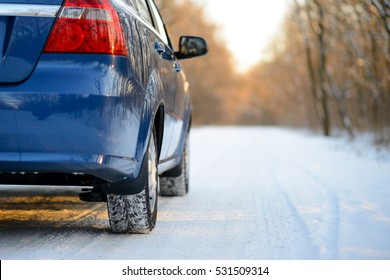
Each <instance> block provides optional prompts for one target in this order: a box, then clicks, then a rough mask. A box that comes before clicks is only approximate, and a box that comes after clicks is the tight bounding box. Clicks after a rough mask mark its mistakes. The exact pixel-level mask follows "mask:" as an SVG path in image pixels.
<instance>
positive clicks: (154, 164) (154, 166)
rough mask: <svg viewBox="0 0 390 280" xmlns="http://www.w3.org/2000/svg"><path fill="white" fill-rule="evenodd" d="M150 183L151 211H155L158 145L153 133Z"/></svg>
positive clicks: (149, 164) (149, 167)
mask: <svg viewBox="0 0 390 280" xmlns="http://www.w3.org/2000/svg"><path fill="white" fill-rule="evenodd" d="M148 170H149V172H148V184H149V207H150V212H151V213H153V212H154V210H155V209H154V208H155V207H156V200H157V188H158V177H157V158H156V145H155V143H154V137H153V135H152V137H151V139H150V144H149V150H148Z"/></svg>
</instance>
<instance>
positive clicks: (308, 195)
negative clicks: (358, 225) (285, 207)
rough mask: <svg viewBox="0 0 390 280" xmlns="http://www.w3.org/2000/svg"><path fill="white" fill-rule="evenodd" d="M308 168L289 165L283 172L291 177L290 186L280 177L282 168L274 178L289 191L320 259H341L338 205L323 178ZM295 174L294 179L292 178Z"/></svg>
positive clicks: (287, 192) (300, 165) (293, 206)
mask: <svg viewBox="0 0 390 280" xmlns="http://www.w3.org/2000/svg"><path fill="white" fill-rule="evenodd" d="M309 168H310V167H306V166H303V165H302V164H299V163H297V162H289V163H288V164H285V169H284V171H286V170H288V171H287V173H288V174H290V176H287V177H289V178H290V180H289V183H287V182H286V181H285V180H283V179H282V178H281V177H282V175H281V174H283V168H282V169H281V173H280V174H279V175H277V176H275V178H277V180H278V181H279V184H280V185H281V186H282V187H283V188H285V189H286V195H287V197H288V200H289V201H290V204H291V207H292V208H293V209H295V210H294V211H295V212H296V213H297V215H299V216H300V220H301V221H302V223H304V224H305V225H306V227H307V228H308V230H309V232H310V236H311V238H314V240H313V242H314V244H316V246H317V247H318V248H319V252H320V258H322V259H338V256H339V252H338V236H339V224H340V210H339V209H340V208H339V202H338V199H337V197H336V196H335V194H334V193H333V192H332V190H331V189H330V187H329V186H328V185H325V183H324V182H323V180H324V178H321V177H319V176H318V175H316V174H315V173H314V172H312V171H310V170H309ZM293 173H295V174H294V177H291V174H293ZM291 184H293V186H291Z"/></svg>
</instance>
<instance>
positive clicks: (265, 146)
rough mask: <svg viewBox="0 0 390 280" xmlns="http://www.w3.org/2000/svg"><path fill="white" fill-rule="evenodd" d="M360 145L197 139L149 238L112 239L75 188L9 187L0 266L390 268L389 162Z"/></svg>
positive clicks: (274, 133) (264, 131)
mask: <svg viewBox="0 0 390 280" xmlns="http://www.w3.org/2000/svg"><path fill="white" fill-rule="evenodd" d="M363 140H364V139H363ZM363 140H362V141H358V142H357V143H353V144H352V145H349V144H348V143H347V141H346V140H343V139H335V138H331V139H324V138H323V137H321V136H315V135H311V134H309V133H305V132H297V131H292V130H287V129H280V128H271V127H269V128H267V127H262V128H215V127H204V128H196V129H194V130H193V131H192V135H191V185H190V194H189V195H188V196H187V197H184V198H180V197H177V198H165V197H160V198H159V199H160V200H159V215H158V224H157V227H156V229H155V230H154V231H153V232H152V233H151V234H149V235H115V234H112V233H111V232H110V231H109V225H108V222H107V213H106V207H105V205H104V204H101V203H100V204H88V203H83V202H80V201H79V200H78V198H77V191H78V189H75V188H69V189H66V190H63V189H58V188H55V189H53V188H44V187H40V188H37V189H31V188H27V187H18V188H17V191H16V188H15V187H13V188H11V187H9V186H2V187H0V259H390V201H389V200H390V154H389V153H385V152H381V153H378V152H376V151H375V148H372V147H371V146H369V145H367V144H366V143H365V141H363Z"/></svg>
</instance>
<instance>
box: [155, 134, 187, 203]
mask: <svg viewBox="0 0 390 280" xmlns="http://www.w3.org/2000/svg"><path fill="white" fill-rule="evenodd" d="M180 165H181V166H180V167H181V173H180V175H179V176H177V177H161V178H160V195H161V196H184V195H186V194H187V193H188V190H189V167H190V166H189V144H188V136H187V139H186V143H185V146H184V151H183V157H182V159H181V162H180Z"/></svg>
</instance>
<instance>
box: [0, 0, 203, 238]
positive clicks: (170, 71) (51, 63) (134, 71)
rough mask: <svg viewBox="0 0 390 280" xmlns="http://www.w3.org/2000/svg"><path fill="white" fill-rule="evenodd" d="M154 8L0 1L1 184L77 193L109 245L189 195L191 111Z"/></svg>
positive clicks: (111, 1) (183, 54)
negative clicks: (98, 211)
mask: <svg viewBox="0 0 390 280" xmlns="http://www.w3.org/2000/svg"><path fill="white" fill-rule="evenodd" d="M206 53H207V44H206V42H205V40H204V39H202V38H200V37H195V36H182V37H181V38H180V43H179V48H178V51H174V49H173V47H172V44H171V41H170V38H169V37H168V34H167V31H166V26H165V24H164V21H163V20H162V18H161V16H160V14H159V12H158V9H157V7H156V5H155V3H154V2H153V1H152V0H0V184H24V185H26V184H29V185H72V186H74V185H76V186H80V188H81V193H80V195H79V196H80V199H81V200H84V201H91V202H107V209H108V216H109V222H110V226H111V228H112V230H113V231H114V232H116V233H148V232H150V231H151V230H152V229H153V228H154V226H155V223H156V217H157V199H158V194H160V195H167V196H178V195H185V194H186V193H187V192H188V153H187V151H188V134H189V130H190V125H191V103H190V96H189V90H188V82H187V81H186V78H185V75H184V71H183V69H182V67H181V65H180V62H179V60H181V59H186V58H191V57H196V56H200V55H204V54H206Z"/></svg>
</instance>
